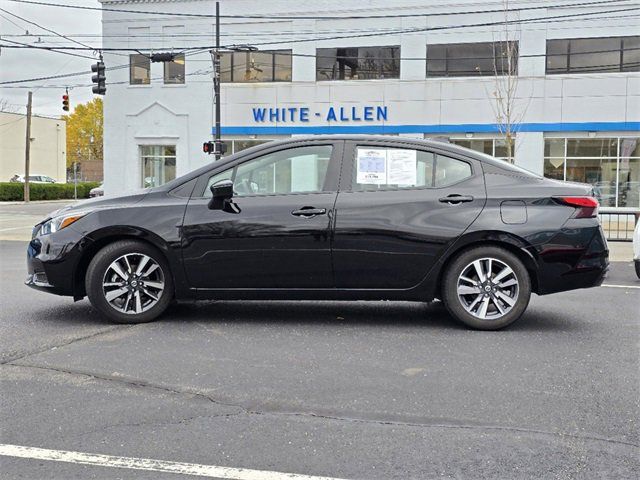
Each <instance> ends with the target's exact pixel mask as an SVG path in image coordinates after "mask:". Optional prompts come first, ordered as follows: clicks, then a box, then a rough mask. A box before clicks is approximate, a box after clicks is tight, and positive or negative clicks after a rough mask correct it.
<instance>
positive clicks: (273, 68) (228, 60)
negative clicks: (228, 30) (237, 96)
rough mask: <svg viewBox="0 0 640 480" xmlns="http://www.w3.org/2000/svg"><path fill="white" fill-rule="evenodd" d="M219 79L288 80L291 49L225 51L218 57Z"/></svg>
mask: <svg viewBox="0 0 640 480" xmlns="http://www.w3.org/2000/svg"><path fill="white" fill-rule="evenodd" d="M220 81H221V82H224V83H252V82H290V81H291V50H270V51H263V52H231V53H225V54H223V55H222V56H221V58H220Z"/></svg>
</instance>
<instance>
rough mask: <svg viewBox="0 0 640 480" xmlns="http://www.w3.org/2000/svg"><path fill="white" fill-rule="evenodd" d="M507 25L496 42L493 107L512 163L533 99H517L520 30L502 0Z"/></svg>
mask: <svg viewBox="0 0 640 480" xmlns="http://www.w3.org/2000/svg"><path fill="white" fill-rule="evenodd" d="M502 6H503V15H504V22H502V25H501V31H500V37H499V39H498V40H496V39H495V38H494V41H493V74H494V88H493V92H491V94H490V97H491V100H492V102H491V106H492V108H493V113H494V116H495V119H496V124H497V126H498V129H499V130H500V133H501V134H502V135H503V136H504V142H505V147H506V150H507V157H508V158H509V161H513V156H514V153H515V137H516V133H517V131H518V128H519V126H520V123H522V120H523V118H524V116H525V113H526V111H527V108H528V106H529V103H530V102H531V98H529V99H528V100H527V99H523V98H518V97H517V95H518V80H519V77H518V45H519V42H518V40H519V37H520V31H519V29H518V27H517V25H518V24H517V23H516V22H514V21H513V19H511V18H510V15H509V14H510V11H509V0H503V2H502Z"/></svg>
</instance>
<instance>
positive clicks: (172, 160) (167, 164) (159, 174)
mask: <svg viewBox="0 0 640 480" xmlns="http://www.w3.org/2000/svg"><path fill="white" fill-rule="evenodd" d="M140 160H141V163H142V187H143V188H148V187H157V186H159V185H162V184H164V183H167V182H169V181H171V180H173V179H174V178H176V147H175V145H141V146H140Z"/></svg>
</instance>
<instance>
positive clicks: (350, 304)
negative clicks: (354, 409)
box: [30, 299, 589, 334]
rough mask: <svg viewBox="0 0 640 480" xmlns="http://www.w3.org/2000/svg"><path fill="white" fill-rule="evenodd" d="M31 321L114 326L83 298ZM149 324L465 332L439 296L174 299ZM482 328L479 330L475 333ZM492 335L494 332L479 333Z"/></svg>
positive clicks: (558, 318) (538, 321)
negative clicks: (427, 298)
mask: <svg viewBox="0 0 640 480" xmlns="http://www.w3.org/2000/svg"><path fill="white" fill-rule="evenodd" d="M30 317H31V318H32V319H33V320H38V321H46V322H56V323H60V324H64V325H65V326H80V325H84V326H98V325H117V324H116V323H110V322H109V321H108V320H106V319H105V318H103V317H102V316H101V315H100V313H99V312H98V311H97V310H96V309H94V308H93V307H92V306H91V304H90V303H89V302H88V301H87V300H86V299H85V300H83V301H80V302H76V303H73V304H69V305H57V306H49V307H47V308H42V309H37V310H34V311H32V312H31V313H30ZM154 323H165V324H178V323H234V324H246V325H251V324H255V325H264V324H271V325H273V324H280V325H297V326H301V325H341V326H350V325H353V326H376V327H392V328H420V329H433V330H450V331H468V332H473V330H471V329H469V328H467V327H466V326H465V325H464V324H462V323H461V322H458V321H456V320H455V319H454V318H453V317H451V316H450V315H449V313H448V312H447V310H446V308H445V307H444V305H443V304H442V302H440V301H435V302H431V303H428V304H427V303H420V302H391V301H340V302H335V301H300V300H298V301H263V300H252V301H241V300H233V301H231V300H230V301H226V300H224V301H203V302H196V303H191V302H185V303H182V302H181V303H174V304H172V305H170V306H169V308H168V309H167V311H166V312H165V313H164V314H162V316H160V318H159V319H158V320H157V321H156V322H151V323H149V324H148V325H153V324H154ZM588 328H589V327H588V324H587V322H586V321H581V320H580V319H573V318H567V317H566V316H563V315H562V314H561V313H559V312H558V313H555V312H549V311H545V310H541V309H529V310H528V311H526V312H525V314H524V315H523V316H522V317H521V318H520V319H519V320H517V321H516V322H515V323H514V324H512V325H510V326H508V327H507V328H505V329H503V330H500V332H502V333H510V332H528V331H530V332H554V331H557V332H572V331H579V330H583V331H584V330H585V329H588ZM477 333H480V334H481V333H483V332H477ZM484 333H486V334H492V333H493V334H495V333H496V332H484Z"/></svg>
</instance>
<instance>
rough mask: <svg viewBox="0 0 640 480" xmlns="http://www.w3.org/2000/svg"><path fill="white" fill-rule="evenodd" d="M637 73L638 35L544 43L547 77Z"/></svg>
mask: <svg viewBox="0 0 640 480" xmlns="http://www.w3.org/2000/svg"><path fill="white" fill-rule="evenodd" d="M638 71H640V36H639V37H611V38H573V39H564V40H547V74H550V75H553V74H561V73H593V72H638Z"/></svg>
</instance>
